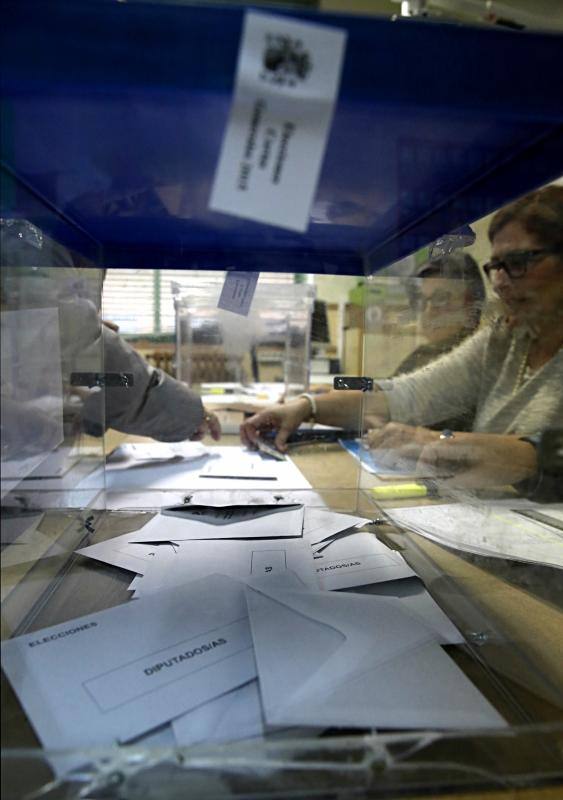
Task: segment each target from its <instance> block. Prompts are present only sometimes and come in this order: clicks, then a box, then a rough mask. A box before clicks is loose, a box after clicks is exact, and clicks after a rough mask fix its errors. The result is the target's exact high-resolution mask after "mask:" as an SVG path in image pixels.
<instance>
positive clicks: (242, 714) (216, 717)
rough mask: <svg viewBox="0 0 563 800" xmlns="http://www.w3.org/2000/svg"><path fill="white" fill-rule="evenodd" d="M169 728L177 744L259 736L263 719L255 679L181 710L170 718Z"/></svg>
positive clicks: (183, 744) (184, 744)
mask: <svg viewBox="0 0 563 800" xmlns="http://www.w3.org/2000/svg"><path fill="white" fill-rule="evenodd" d="M172 728H173V731H174V737H175V739H176V742H177V743H178V745H179V746H180V747H188V746H190V745H193V744H197V743H198V742H229V741H236V740H238V739H250V738H252V737H255V736H262V735H263V733H264V723H263V720H262V705H261V703H260V693H259V691H258V681H257V680H253V681H250V683H246V684H245V685H244V686H240V687H239V688H238V689H234V690H233V691H232V692H228V694H224V695H221V697H217V698H215V700H211V701H210V702H209V703H205V704H204V705H202V706H199V707H198V708H195V709H194V710H193V711H189V712H188V713H187V714H183V715H182V716H181V717H178V718H177V719H175V720H173V722H172Z"/></svg>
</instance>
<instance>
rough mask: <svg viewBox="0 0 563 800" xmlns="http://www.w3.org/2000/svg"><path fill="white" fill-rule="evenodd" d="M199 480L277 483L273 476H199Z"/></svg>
mask: <svg viewBox="0 0 563 800" xmlns="http://www.w3.org/2000/svg"><path fill="white" fill-rule="evenodd" d="M199 477H200V478H216V479H217V480H222V481H277V478H276V477H275V476H273V475H199Z"/></svg>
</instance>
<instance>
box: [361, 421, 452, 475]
mask: <svg viewBox="0 0 563 800" xmlns="http://www.w3.org/2000/svg"><path fill="white" fill-rule="evenodd" d="M439 436H440V433H439V431H432V430H430V429H429V428H421V427H414V426H413V425H403V424H401V423H400V422H389V423H387V424H386V425H382V426H381V427H376V428H374V429H371V430H368V432H367V434H366V435H365V436H364V443H365V445H366V446H367V447H368V448H369V449H370V450H375V451H376V452H375V454H374V455H375V458H376V460H377V462H378V464H383V465H384V466H386V467H388V468H389V469H412V470H413V472H414V471H415V469H416V465H417V463H418V461H419V459H420V456H421V453H422V451H423V450H424V448H425V447H427V446H428V445H431V444H432V443H433V442H436V441H439Z"/></svg>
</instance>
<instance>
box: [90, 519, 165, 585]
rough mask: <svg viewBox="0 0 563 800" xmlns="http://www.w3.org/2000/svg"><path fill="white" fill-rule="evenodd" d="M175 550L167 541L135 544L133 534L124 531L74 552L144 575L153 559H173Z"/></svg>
mask: <svg viewBox="0 0 563 800" xmlns="http://www.w3.org/2000/svg"><path fill="white" fill-rule="evenodd" d="M141 530H142V529H141ZM176 550H177V548H176V547H174V545H172V544H170V543H169V542H162V543H161V544H155V543H151V544H137V543H136V540H135V534H133V533H125V534H124V535H123V536H115V537H114V538H113V539H106V541H105V542H99V543H98V544H91V545H88V547H82V548H81V549H80V550H77V551H76V552H77V553H78V554H79V555H81V556H85V557H86V558H93V559H94V560H96V561H103V562H104V563H105V564H111V565H112V566H114V567H120V568H121V569H127V570H130V571H131V572H136V573H138V574H139V575H144V574H145V572H146V571H147V570H149V569H150V568H151V565H152V564H153V563H154V562H155V561H157V560H161V561H163V562H164V561H168V560H170V559H173V558H174V556H175V555H176Z"/></svg>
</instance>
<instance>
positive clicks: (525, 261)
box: [483, 248, 559, 280]
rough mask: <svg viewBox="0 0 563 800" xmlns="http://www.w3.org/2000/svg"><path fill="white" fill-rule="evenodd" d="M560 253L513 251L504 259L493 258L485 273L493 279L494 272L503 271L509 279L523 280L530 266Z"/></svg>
mask: <svg viewBox="0 0 563 800" xmlns="http://www.w3.org/2000/svg"><path fill="white" fill-rule="evenodd" d="M557 252H559V251H558V250H548V249H547V248H544V249H542V250H513V251H512V253H505V254H504V256H503V257H502V258H491V260H490V261H488V262H487V263H486V264H484V265H483V271H484V273H485V275H486V276H487V278H489V280H490V278H491V273H492V272H493V271H494V270H499V269H503V270H504V271H505V272H506V274H507V275H508V277H509V278H522V277H523V276H524V275H525V274H526V272H527V270H528V266H529V265H530V264H533V263H534V261H538V260H539V259H541V258H543V257H544V256H547V255H551V254H553V253H557Z"/></svg>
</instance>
